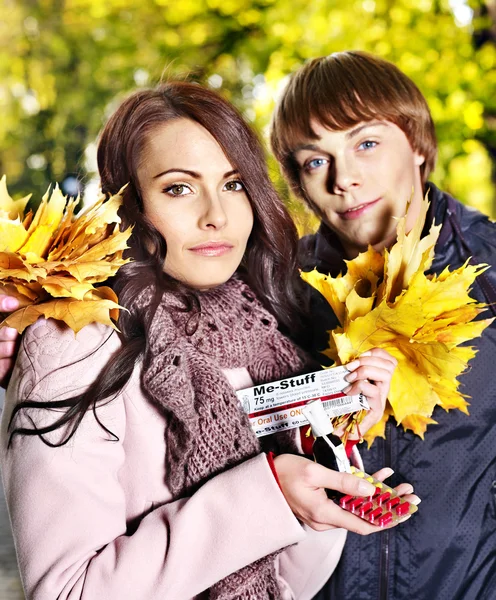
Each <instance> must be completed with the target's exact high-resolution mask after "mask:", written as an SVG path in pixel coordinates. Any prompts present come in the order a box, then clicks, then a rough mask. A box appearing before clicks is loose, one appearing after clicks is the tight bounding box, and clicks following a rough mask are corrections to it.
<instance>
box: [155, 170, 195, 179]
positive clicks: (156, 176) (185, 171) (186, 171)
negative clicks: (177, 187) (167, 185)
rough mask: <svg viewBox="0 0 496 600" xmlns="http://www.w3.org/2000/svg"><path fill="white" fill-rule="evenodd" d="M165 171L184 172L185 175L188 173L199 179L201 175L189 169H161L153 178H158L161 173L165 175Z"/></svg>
mask: <svg viewBox="0 0 496 600" xmlns="http://www.w3.org/2000/svg"><path fill="white" fill-rule="evenodd" d="M167 173H185V174H186V175H190V176H191V177H194V178H195V179H200V177H201V175H200V174H199V173H196V172H195V171H189V170H188V169H175V168H174V169H167V171H162V172H161V173H158V174H157V175H154V176H153V179H158V178H159V177H162V175H167Z"/></svg>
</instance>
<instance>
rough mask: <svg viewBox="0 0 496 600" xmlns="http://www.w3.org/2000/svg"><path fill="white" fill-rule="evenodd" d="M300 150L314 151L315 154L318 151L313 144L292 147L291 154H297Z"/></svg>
mask: <svg viewBox="0 0 496 600" xmlns="http://www.w3.org/2000/svg"><path fill="white" fill-rule="evenodd" d="M300 150H316V151H317V152H318V151H319V150H320V148H319V147H318V146H316V145H315V144H298V145H297V146H295V147H294V149H293V151H292V154H295V153H296V152H299V151H300Z"/></svg>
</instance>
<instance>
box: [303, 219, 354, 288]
mask: <svg viewBox="0 0 496 600" xmlns="http://www.w3.org/2000/svg"><path fill="white" fill-rule="evenodd" d="M343 258H344V251H343V248H342V246H341V243H340V241H339V239H338V237H337V235H336V234H335V233H334V232H333V231H331V229H330V228H329V227H328V226H327V225H326V224H325V223H321V224H320V227H319V229H318V230H317V231H316V232H315V233H313V234H310V235H305V236H303V237H302V238H301V239H300V242H299V249H298V265H299V267H300V268H301V269H303V271H311V270H312V269H314V268H316V269H317V270H318V271H319V272H320V273H324V274H326V275H327V274H331V275H332V276H333V277H335V276H336V275H338V274H339V273H340V272H342V271H344V270H345V264H344V262H343Z"/></svg>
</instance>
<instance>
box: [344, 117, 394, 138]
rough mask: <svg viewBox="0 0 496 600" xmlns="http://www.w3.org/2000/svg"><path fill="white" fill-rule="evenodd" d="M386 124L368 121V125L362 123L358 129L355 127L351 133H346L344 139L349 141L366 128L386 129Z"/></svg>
mask: <svg viewBox="0 0 496 600" xmlns="http://www.w3.org/2000/svg"><path fill="white" fill-rule="evenodd" d="M387 126H388V124H387V123H386V122H385V121H370V122H368V123H364V124H363V125H359V126H358V127H355V129H352V130H351V131H348V133H347V134H346V139H348V140H350V139H351V138H354V137H356V136H357V135H358V134H360V133H361V132H362V131H363V130H364V129H367V128H368V127H387Z"/></svg>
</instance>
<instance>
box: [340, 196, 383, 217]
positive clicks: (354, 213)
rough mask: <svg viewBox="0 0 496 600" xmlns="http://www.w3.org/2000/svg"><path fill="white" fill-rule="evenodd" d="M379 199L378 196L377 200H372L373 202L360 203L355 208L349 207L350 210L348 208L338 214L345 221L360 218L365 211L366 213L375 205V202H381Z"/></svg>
mask: <svg viewBox="0 0 496 600" xmlns="http://www.w3.org/2000/svg"><path fill="white" fill-rule="evenodd" d="M379 200H380V198H377V200H372V202H366V203H365V204H358V205H357V206H354V207H353V208H349V209H348V210H346V211H344V212H340V213H338V214H339V216H340V217H341V218H342V219H344V220H345V221H351V220H353V219H358V218H359V217H361V216H362V215H363V214H364V213H366V212H367V211H368V210H369V208H370V207H372V206H374V204H377V203H378V202H379Z"/></svg>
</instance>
